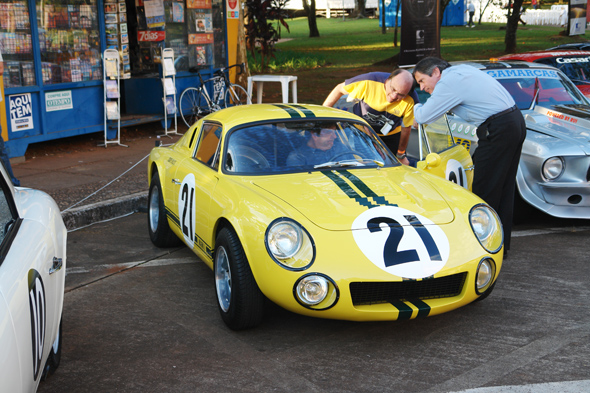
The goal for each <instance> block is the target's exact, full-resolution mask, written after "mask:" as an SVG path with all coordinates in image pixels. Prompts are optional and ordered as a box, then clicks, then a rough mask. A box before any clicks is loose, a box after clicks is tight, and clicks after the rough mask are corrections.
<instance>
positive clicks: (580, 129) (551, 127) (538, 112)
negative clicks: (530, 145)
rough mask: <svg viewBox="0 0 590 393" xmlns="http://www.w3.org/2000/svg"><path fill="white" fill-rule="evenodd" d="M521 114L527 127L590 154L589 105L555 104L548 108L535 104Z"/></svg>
mask: <svg viewBox="0 0 590 393" xmlns="http://www.w3.org/2000/svg"><path fill="white" fill-rule="evenodd" d="M523 114H524V115H525V120H526V123H527V127H528V128H530V129H532V130H534V131H537V132H541V133H544V134H547V135H550V136H553V137H555V138H560V139H562V140H565V141H568V142H570V143H572V144H574V145H576V146H579V147H580V149H582V150H583V151H584V153H585V154H590V107H589V106H587V105H555V106H552V107H551V108H550V109H548V108H544V107H539V106H537V107H535V109H534V110H533V111H523Z"/></svg>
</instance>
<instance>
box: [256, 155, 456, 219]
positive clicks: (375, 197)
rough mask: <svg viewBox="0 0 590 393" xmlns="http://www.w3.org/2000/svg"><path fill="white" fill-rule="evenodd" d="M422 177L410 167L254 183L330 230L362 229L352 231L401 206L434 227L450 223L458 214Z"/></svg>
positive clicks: (267, 178) (288, 176)
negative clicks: (367, 214)
mask: <svg viewBox="0 0 590 393" xmlns="http://www.w3.org/2000/svg"><path fill="white" fill-rule="evenodd" d="M428 176H429V175H425V174H424V173H423V172H421V171H418V170H416V169H415V168H410V167H405V166H403V167H394V168H381V169H353V170H350V171H349V170H334V171H321V172H320V171H317V172H310V173H298V174H292V175H285V176H284V177H282V178H281V180H280V181H279V180H278V179H277V178H276V177H274V176H273V177H265V178H258V179H256V180H254V184H255V185H256V186H258V187H260V188H261V189H264V190H265V191H267V192H269V193H271V194H273V195H274V196H275V197H277V198H280V199H281V200H283V201H284V202H286V203H288V204H289V205H291V206H292V207H293V208H294V209H296V210H297V211H299V212H300V213H301V214H302V215H304V216H305V217H306V218H307V219H308V220H309V221H311V222H313V223H314V224H315V225H317V226H319V227H321V228H324V229H327V230H351V229H363V228H365V227H366V226H365V227H358V228H356V227H355V226H354V225H353V222H354V220H355V219H356V218H357V217H358V216H359V215H360V214H361V213H363V212H364V211H367V210H368V209H370V208H373V207H377V206H387V205H397V206H398V207H400V208H403V209H406V210H409V211H411V212H414V213H417V214H419V215H421V216H424V217H426V218H428V219H429V220H431V221H432V222H433V223H434V224H438V225H441V224H446V223H450V222H452V221H453V219H454V213H453V211H452V210H451V208H450V206H449V204H448V203H447V201H446V200H445V198H443V197H442V196H441V195H440V193H439V192H438V191H437V190H436V189H435V188H434V186H433V185H432V184H431V183H430V182H429V181H428Z"/></svg>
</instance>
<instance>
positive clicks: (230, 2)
mask: <svg viewBox="0 0 590 393" xmlns="http://www.w3.org/2000/svg"><path fill="white" fill-rule="evenodd" d="M238 4H240V2H239V1H238V0H227V2H226V5H227V19H238V18H239V17H240V9H239V8H238Z"/></svg>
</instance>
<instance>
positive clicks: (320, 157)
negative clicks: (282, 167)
mask: <svg viewBox="0 0 590 393" xmlns="http://www.w3.org/2000/svg"><path fill="white" fill-rule="evenodd" d="M337 129H338V128H337V126H336V124H330V125H323V126H322V127H321V128H316V129H313V130H310V131H308V133H309V139H308V140H307V143H305V144H304V145H303V146H301V147H299V148H297V149H295V150H293V151H292V152H291V153H290V154H289V156H288V157H287V166H307V165H319V164H324V163H326V162H330V161H333V159H334V158H337V159H338V160H342V159H353V158H354V157H353V155H352V154H347V153H346V150H345V148H344V146H343V145H342V144H341V143H340V142H339V141H337V138H338V135H337V134H336V132H337Z"/></svg>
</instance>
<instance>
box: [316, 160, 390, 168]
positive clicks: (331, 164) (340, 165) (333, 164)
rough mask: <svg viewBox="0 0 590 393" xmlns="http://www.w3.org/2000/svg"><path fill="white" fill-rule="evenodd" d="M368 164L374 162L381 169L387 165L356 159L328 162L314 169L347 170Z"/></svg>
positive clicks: (375, 161) (373, 161) (374, 161)
mask: <svg viewBox="0 0 590 393" xmlns="http://www.w3.org/2000/svg"><path fill="white" fill-rule="evenodd" d="M366 162H372V163H374V164H377V165H378V166H380V167H381V166H384V165H385V164H384V163H383V162H381V161H377V160H371V159H368V158H364V159H362V160H361V161H359V160H356V159H354V160H343V161H328V162H324V163H323V164H318V165H314V166H313V169H322V168H330V167H338V168H345V167H349V166H365V164H364V163H366Z"/></svg>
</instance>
